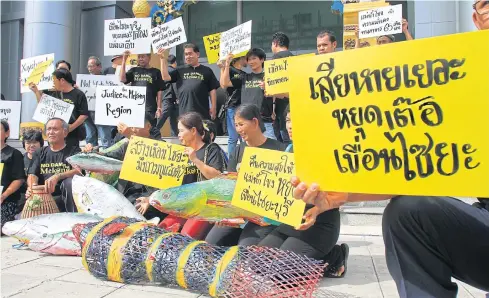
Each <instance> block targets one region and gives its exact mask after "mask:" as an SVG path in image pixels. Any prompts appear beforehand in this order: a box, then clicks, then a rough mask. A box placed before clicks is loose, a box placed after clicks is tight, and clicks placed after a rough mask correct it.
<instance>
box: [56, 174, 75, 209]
mask: <svg viewBox="0 0 489 298" xmlns="http://www.w3.org/2000/svg"><path fill="white" fill-rule="evenodd" d="M72 181H73V178H66V179H65V180H63V181H62V182H61V184H60V191H61V193H60V194H59V193H58V194H53V197H54V201H55V202H56V205H58V209H59V211H60V212H78V209H76V205H75V201H74V200H73V191H72V188H71V183H72Z"/></svg>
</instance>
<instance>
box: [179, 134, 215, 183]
mask: <svg viewBox="0 0 489 298" xmlns="http://www.w3.org/2000/svg"><path fill="white" fill-rule="evenodd" d="M196 154H197V158H198V159H199V160H201V161H203V162H204V163H205V164H206V165H208V166H210V167H213V168H214V169H216V170H218V171H220V172H221V173H222V172H224V170H225V168H224V166H225V162H224V157H223V152H222V150H221V148H219V145H217V144H215V143H212V144H205V145H204V146H202V148H200V149H199V150H197V152H196ZM185 171H186V173H185V175H184V176H183V181H182V184H190V183H194V182H198V181H202V180H207V179H206V178H205V177H204V175H202V173H201V172H200V170H199V169H198V168H197V166H196V165H195V164H194V163H193V162H191V161H190V160H189V165H188V167H187V169H186V170H185Z"/></svg>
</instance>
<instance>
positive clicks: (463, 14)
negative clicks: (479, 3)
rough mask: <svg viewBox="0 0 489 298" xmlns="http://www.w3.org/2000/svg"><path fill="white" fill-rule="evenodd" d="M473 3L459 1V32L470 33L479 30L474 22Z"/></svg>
mask: <svg viewBox="0 0 489 298" xmlns="http://www.w3.org/2000/svg"><path fill="white" fill-rule="evenodd" d="M473 3H474V2H473V1H467V0H458V3H457V4H458V26H459V27H458V28H459V29H458V30H459V31H458V32H460V33H463V32H470V31H475V30H477V27H475V25H474V22H473V21H472V13H473V12H474V9H473V8H472V4H473Z"/></svg>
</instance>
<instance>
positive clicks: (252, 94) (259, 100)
mask: <svg viewBox="0 0 489 298" xmlns="http://www.w3.org/2000/svg"><path fill="white" fill-rule="evenodd" d="M232 59H233V55H232V54H229V55H228V56H227V57H226V63H225V68H224V71H223V72H222V73H221V86H223V87H234V88H236V89H240V90H241V103H242V104H254V105H256V106H257V107H258V108H260V111H261V117H262V119H263V123H264V125H265V129H266V131H265V132H264V134H265V136H266V137H267V138H270V139H274V140H276V139H277V137H276V136H275V132H274V131H273V118H272V114H273V99H272V98H271V97H266V96H265V94H264V91H263V89H262V87H261V86H262V85H263V77H264V73H263V62H264V61H265V59H266V55H265V51H263V50H262V49H257V48H254V49H251V50H249V52H248V53H247V54H246V61H247V62H248V66H249V67H250V68H251V71H252V72H251V73H242V74H240V75H239V77H237V78H233V79H232V80H231V78H230V77H229V69H230V63H231V60H232Z"/></svg>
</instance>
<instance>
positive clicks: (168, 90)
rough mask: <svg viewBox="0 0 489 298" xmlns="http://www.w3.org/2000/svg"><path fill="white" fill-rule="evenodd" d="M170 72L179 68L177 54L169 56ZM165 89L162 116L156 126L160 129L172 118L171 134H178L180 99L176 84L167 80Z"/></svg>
mask: <svg viewBox="0 0 489 298" xmlns="http://www.w3.org/2000/svg"><path fill="white" fill-rule="evenodd" d="M167 61H168V73H171V72H173V71H175V70H176V68H177V57H175V55H169V56H168V59H167ZM164 89H165V90H164V91H163V112H162V114H161V118H159V119H158V122H157V123H156V128H157V129H158V130H160V129H161V128H162V127H163V125H165V122H166V120H167V119H170V128H171V136H172V137H176V136H178V100H177V93H176V92H175V90H176V89H177V87H176V85H175V84H172V83H169V82H165V88H164Z"/></svg>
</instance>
